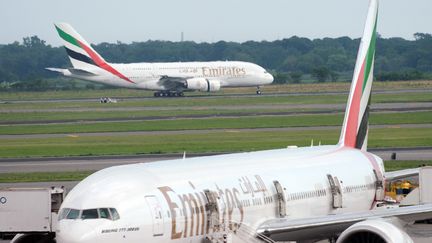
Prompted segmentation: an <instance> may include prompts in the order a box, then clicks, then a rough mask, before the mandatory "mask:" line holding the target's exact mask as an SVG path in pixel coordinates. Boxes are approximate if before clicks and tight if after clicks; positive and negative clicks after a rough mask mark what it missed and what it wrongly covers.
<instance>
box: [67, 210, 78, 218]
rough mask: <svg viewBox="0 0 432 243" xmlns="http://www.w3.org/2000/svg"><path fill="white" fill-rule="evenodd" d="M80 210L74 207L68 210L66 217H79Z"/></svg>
mask: <svg viewBox="0 0 432 243" xmlns="http://www.w3.org/2000/svg"><path fill="white" fill-rule="evenodd" d="M79 214H80V211H79V210H76V209H71V210H69V213H68V214H67V216H66V218H67V219H77V218H78V217H79Z"/></svg>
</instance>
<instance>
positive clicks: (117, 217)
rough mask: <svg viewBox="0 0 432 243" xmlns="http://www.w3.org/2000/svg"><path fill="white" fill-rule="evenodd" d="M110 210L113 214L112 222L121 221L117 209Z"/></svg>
mask: <svg viewBox="0 0 432 243" xmlns="http://www.w3.org/2000/svg"><path fill="white" fill-rule="evenodd" d="M109 210H110V212H111V216H112V220H118V219H120V215H119V214H118V212H117V210H116V209H115V208H110V209H109Z"/></svg>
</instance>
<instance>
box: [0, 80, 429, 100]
mask: <svg viewBox="0 0 432 243" xmlns="http://www.w3.org/2000/svg"><path fill="white" fill-rule="evenodd" d="M349 87H350V83H349V82H330V83H313V84H289V85H267V86H264V87H263V88H262V90H263V92H264V93H278V92H323V91H348V90H349ZM431 87H432V82H431V81H403V82H401V81H397V82H374V88H375V89H376V90H401V89H429V88H431ZM255 90H256V88H255V87H245V88H227V89H223V90H222V91H220V92H216V93H209V94H208V95H222V94H237V93H249V94H254V93H255ZM152 94H153V92H152V91H145V90H132V89H119V88H113V89H103V90H73V91H45V92H10V91H7V92H0V100H24V99H25V100H40V99H65V98H94V97H149V96H152ZM187 95H188V96H194V95H206V93H202V92H193V93H187Z"/></svg>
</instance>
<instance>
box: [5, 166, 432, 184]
mask: <svg viewBox="0 0 432 243" xmlns="http://www.w3.org/2000/svg"><path fill="white" fill-rule="evenodd" d="M384 164H385V168H386V171H395V170H403V169H410V168H417V167H419V166H423V165H428V166H431V165H432V161H394V160H392V161H384ZM93 172H94V171H65V172H30V173H4V174H0V183H20V182H54V181H81V180H83V179H84V178H86V177H87V176H89V175H90V174H92V173H93Z"/></svg>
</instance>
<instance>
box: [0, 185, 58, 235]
mask: <svg viewBox="0 0 432 243" xmlns="http://www.w3.org/2000/svg"><path fill="white" fill-rule="evenodd" d="M64 196H65V191H64V189H62V188H0V236H1V237H2V238H3V237H8V236H14V235H17V236H16V237H15V238H14V240H15V242H37V241H38V240H39V239H45V240H48V239H50V238H51V239H53V238H54V236H55V231H56V226H57V213H58V210H59V208H60V205H61V203H62V202H63V199H64ZM45 242H47V241H45Z"/></svg>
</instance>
